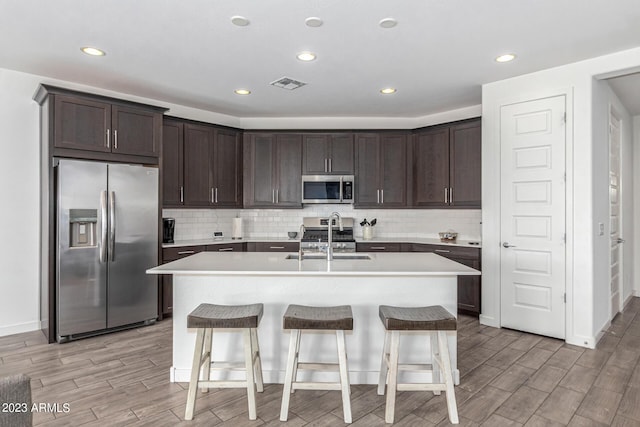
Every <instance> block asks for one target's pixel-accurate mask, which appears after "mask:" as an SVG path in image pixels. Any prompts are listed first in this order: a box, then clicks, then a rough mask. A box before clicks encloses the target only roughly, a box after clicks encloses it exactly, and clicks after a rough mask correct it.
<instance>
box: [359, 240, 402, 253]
mask: <svg viewBox="0 0 640 427" xmlns="http://www.w3.org/2000/svg"><path fill="white" fill-rule="evenodd" d="M356 252H403V248H402V243H397V242H379V243H378V242H376V243H362V242H357V243H356Z"/></svg>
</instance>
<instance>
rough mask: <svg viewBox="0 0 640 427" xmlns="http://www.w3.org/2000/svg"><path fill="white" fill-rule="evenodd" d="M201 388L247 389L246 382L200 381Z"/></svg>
mask: <svg viewBox="0 0 640 427" xmlns="http://www.w3.org/2000/svg"><path fill="white" fill-rule="evenodd" d="M198 387H199V388H247V382H246V381H242V380H239V381H202V380H201V381H198Z"/></svg>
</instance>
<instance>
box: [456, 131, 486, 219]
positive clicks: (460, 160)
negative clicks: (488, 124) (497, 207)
mask: <svg viewBox="0 0 640 427" xmlns="http://www.w3.org/2000/svg"><path fill="white" fill-rule="evenodd" d="M450 140H451V145H450V147H451V162H450V165H451V171H450V182H451V189H452V190H451V192H452V194H450V195H449V202H450V204H451V206H455V207H474V208H480V205H481V200H482V186H481V176H482V172H481V165H482V162H481V157H482V144H481V141H482V132H481V127H480V120H477V121H474V122H470V123H464V124H460V125H455V126H452V127H451V137H450Z"/></svg>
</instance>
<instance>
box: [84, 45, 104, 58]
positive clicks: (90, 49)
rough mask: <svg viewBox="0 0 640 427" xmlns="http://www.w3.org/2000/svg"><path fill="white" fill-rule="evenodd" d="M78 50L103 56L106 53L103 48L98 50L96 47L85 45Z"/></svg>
mask: <svg viewBox="0 0 640 427" xmlns="http://www.w3.org/2000/svg"><path fill="white" fill-rule="evenodd" d="M80 50H81V51H83V52H84V53H86V54H87V55H91V56H105V55H106V54H107V53H106V52H105V51H104V50H100V49H98V48H96V47H89V46H85V47H81V48H80Z"/></svg>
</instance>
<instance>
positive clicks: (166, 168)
mask: <svg viewBox="0 0 640 427" xmlns="http://www.w3.org/2000/svg"><path fill="white" fill-rule="evenodd" d="M183 131H184V124H183V123H180V122H177V121H172V120H165V121H164V125H163V127H162V203H163V205H164V206H182V204H183V197H184V193H183V192H184V181H183V176H184V172H183V164H184V163H183V162H184V159H183Z"/></svg>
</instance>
